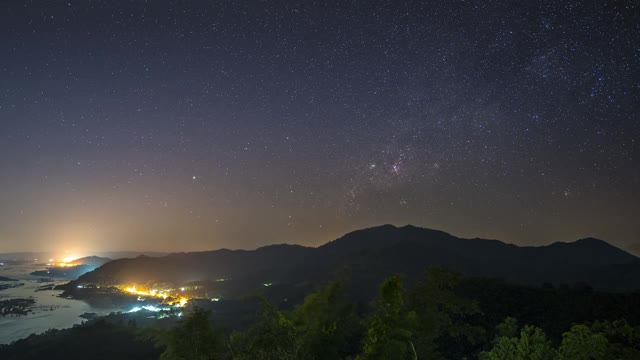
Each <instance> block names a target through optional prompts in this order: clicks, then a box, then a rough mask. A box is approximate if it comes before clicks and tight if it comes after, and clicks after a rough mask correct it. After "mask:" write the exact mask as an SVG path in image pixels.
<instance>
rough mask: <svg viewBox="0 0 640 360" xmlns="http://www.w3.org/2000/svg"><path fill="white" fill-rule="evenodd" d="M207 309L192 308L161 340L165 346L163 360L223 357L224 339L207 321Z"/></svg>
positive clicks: (212, 359) (213, 359) (210, 359)
mask: <svg viewBox="0 0 640 360" xmlns="http://www.w3.org/2000/svg"><path fill="white" fill-rule="evenodd" d="M209 315H210V313H209V312H208V311H205V310H203V309H200V308H197V307H196V308H194V309H193V310H192V311H191V312H189V313H188V314H187V315H186V316H185V317H184V318H183V319H181V320H180V321H179V322H178V324H177V325H176V326H174V327H173V328H172V329H170V330H169V331H168V332H167V333H166V335H165V336H163V338H162V339H161V342H163V343H164V345H165V346H166V350H165V351H164V353H162V356H161V359H163V360H217V359H223V358H224V341H223V338H222V337H221V336H220V335H218V334H217V333H216V332H215V331H214V329H213V327H212V326H211V323H210V322H209Z"/></svg>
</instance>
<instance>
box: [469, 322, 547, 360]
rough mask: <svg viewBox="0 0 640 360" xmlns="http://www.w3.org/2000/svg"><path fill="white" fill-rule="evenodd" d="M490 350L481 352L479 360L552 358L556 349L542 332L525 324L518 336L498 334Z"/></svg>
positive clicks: (540, 359)
mask: <svg viewBox="0 0 640 360" xmlns="http://www.w3.org/2000/svg"><path fill="white" fill-rule="evenodd" d="M494 344H495V345H494V347H493V349H491V350H490V351H484V352H481V353H480V354H479V356H478V358H479V359H480V360H553V359H554V358H555V355H556V351H555V350H554V349H553V348H552V347H551V343H550V342H549V340H547V337H546V335H545V334H544V332H543V331H542V330H541V329H539V328H537V327H535V326H530V325H527V326H525V327H524V328H523V329H522V331H521V332H520V337H508V336H499V337H497V339H496V340H495V341H494Z"/></svg>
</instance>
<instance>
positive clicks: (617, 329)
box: [591, 319, 640, 360]
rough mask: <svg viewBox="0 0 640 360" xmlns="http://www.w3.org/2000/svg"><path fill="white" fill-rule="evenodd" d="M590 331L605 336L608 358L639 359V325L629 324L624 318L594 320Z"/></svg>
mask: <svg viewBox="0 0 640 360" xmlns="http://www.w3.org/2000/svg"><path fill="white" fill-rule="evenodd" d="M591 331H592V332H594V333H601V334H603V335H604V336H605V337H606V338H607V341H608V348H607V356H608V357H609V358H611V359H628V360H640V327H633V326H631V325H629V323H628V322H627V320H625V319H621V320H615V321H596V322H595V323H594V324H593V325H592V326H591Z"/></svg>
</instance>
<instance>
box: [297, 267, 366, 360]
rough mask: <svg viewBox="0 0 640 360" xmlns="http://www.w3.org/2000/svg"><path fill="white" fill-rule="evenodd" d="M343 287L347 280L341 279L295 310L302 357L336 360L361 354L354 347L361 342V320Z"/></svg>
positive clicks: (319, 291)
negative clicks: (359, 340)
mask: <svg viewBox="0 0 640 360" xmlns="http://www.w3.org/2000/svg"><path fill="white" fill-rule="evenodd" d="M343 288H344V281H343V278H338V279H337V280H334V281H332V282H330V283H329V284H328V285H327V286H325V287H323V288H321V289H319V290H318V291H317V292H314V293H312V294H309V295H308V296H307V297H305V299H304V302H303V303H302V305H300V306H298V307H297V308H296V309H295V310H294V311H293V314H292V318H293V320H294V323H295V325H296V328H297V329H298V331H299V335H300V337H299V340H300V347H301V356H302V358H305V359H317V360H323V359H326V360H333V359H340V358H344V357H346V356H349V355H353V354H354V353H355V352H356V351H357V349H354V348H353V347H352V344H354V343H357V342H358V335H359V331H360V329H359V327H360V326H359V319H358V317H357V315H356V313H355V306H354V305H353V304H351V303H348V302H347V301H346V300H345V299H344V294H343Z"/></svg>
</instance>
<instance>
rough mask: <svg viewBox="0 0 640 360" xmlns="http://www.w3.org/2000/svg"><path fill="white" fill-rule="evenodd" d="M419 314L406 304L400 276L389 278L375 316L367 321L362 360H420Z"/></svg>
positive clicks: (379, 299) (375, 306)
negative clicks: (415, 337)
mask: <svg viewBox="0 0 640 360" xmlns="http://www.w3.org/2000/svg"><path fill="white" fill-rule="evenodd" d="M416 321H417V317H416V314H415V312H408V311H407V310H406V308H405V304H404V290H403V287H402V281H401V280H400V277H398V276H391V277H389V278H387V279H386V280H385V281H384V282H383V283H382V285H381V286H380V293H379V295H378V297H377V298H376V300H375V302H374V310H373V314H372V315H371V316H370V317H369V319H368V321H367V331H366V334H365V337H364V344H363V351H362V354H361V355H360V356H359V357H358V358H359V359H366V360H373V359H385V360H396V359H398V360H401V359H402V360H404V359H417V354H416V351H415V347H414V345H413V337H412V336H413V329H414V328H415V327H416Z"/></svg>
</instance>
